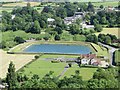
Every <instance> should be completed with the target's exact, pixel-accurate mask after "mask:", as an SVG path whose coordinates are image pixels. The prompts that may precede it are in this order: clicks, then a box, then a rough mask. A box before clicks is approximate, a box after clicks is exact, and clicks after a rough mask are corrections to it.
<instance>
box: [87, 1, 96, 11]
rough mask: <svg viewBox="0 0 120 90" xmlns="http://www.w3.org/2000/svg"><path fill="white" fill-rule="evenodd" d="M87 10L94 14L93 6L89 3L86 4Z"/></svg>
mask: <svg viewBox="0 0 120 90" xmlns="http://www.w3.org/2000/svg"><path fill="white" fill-rule="evenodd" d="M87 10H88V11H90V12H94V11H95V10H94V6H93V4H92V3H91V2H88V7H87Z"/></svg>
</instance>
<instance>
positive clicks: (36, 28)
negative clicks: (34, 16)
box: [30, 20, 41, 34]
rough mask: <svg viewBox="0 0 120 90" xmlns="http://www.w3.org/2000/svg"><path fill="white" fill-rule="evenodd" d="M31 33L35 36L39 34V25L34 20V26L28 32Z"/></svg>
mask: <svg viewBox="0 0 120 90" xmlns="http://www.w3.org/2000/svg"><path fill="white" fill-rule="evenodd" d="M30 32H31V33H35V34H38V33H41V28H40V24H39V22H38V21H37V20H36V21H34V25H33V27H32V29H31V31H30Z"/></svg>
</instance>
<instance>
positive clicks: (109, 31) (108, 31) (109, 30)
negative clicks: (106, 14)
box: [95, 28, 120, 38]
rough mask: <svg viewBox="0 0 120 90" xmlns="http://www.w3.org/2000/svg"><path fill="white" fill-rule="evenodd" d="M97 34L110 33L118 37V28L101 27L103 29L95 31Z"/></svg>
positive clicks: (119, 31) (119, 32) (119, 36)
mask: <svg viewBox="0 0 120 90" xmlns="http://www.w3.org/2000/svg"><path fill="white" fill-rule="evenodd" d="M95 34H96V35H97V36H98V35H99V34H112V35H115V36H116V37H118V38H120V35H119V34H120V29H119V28H103V31H101V32H97V33H95Z"/></svg>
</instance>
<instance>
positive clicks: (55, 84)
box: [5, 62, 119, 90]
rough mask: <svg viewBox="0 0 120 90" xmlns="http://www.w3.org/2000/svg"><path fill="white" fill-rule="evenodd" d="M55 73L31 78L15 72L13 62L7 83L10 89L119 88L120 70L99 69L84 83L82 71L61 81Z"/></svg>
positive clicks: (9, 69) (51, 72)
mask: <svg viewBox="0 0 120 90" xmlns="http://www.w3.org/2000/svg"><path fill="white" fill-rule="evenodd" d="M53 73H54V72H53V71H50V72H49V73H48V74H46V75H45V76H44V77H43V78H40V77H39V76H38V75H36V74H34V75H33V76H32V77H31V78H29V77H27V76H26V75H22V74H20V73H18V74H17V73H16V72H15V66H14V64H13V63H12V62H11V63H10V64H9V68H8V74H7V77H6V80H5V81H6V82H7V84H8V88H9V89H13V88H14V89H15V88H22V89H26V88H34V89H35V88H36V89H37V88H41V89H42V88H47V89H49V90H52V89H53V88H56V89H57V88H83V89H85V88H86V89H96V88H106V89H107V88H118V80H117V79H118V78H119V75H118V68H112V67H111V68H108V69H102V68H98V69H97V71H96V72H95V73H94V74H93V77H92V78H91V79H90V80H88V81H83V80H82V77H81V76H80V71H79V70H76V71H75V74H74V75H72V76H71V77H69V78H68V77H64V78H63V79H59V78H58V77H56V76H53Z"/></svg>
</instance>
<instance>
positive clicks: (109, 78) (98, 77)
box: [87, 68, 118, 89]
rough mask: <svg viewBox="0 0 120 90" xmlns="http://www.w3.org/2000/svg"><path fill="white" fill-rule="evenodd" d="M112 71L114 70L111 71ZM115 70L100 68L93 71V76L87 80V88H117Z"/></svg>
mask: <svg viewBox="0 0 120 90" xmlns="http://www.w3.org/2000/svg"><path fill="white" fill-rule="evenodd" d="M112 71H114V72H112ZM117 73H118V72H117V70H116V69H115V68H108V69H102V68H98V70H97V71H96V72H95V73H94V75H93V78H92V79H90V80H89V81H88V85H87V86H88V88H92V89H94V88H115V89H117V88H118V84H117V83H118V81H117V79H116V76H118V74H117Z"/></svg>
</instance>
